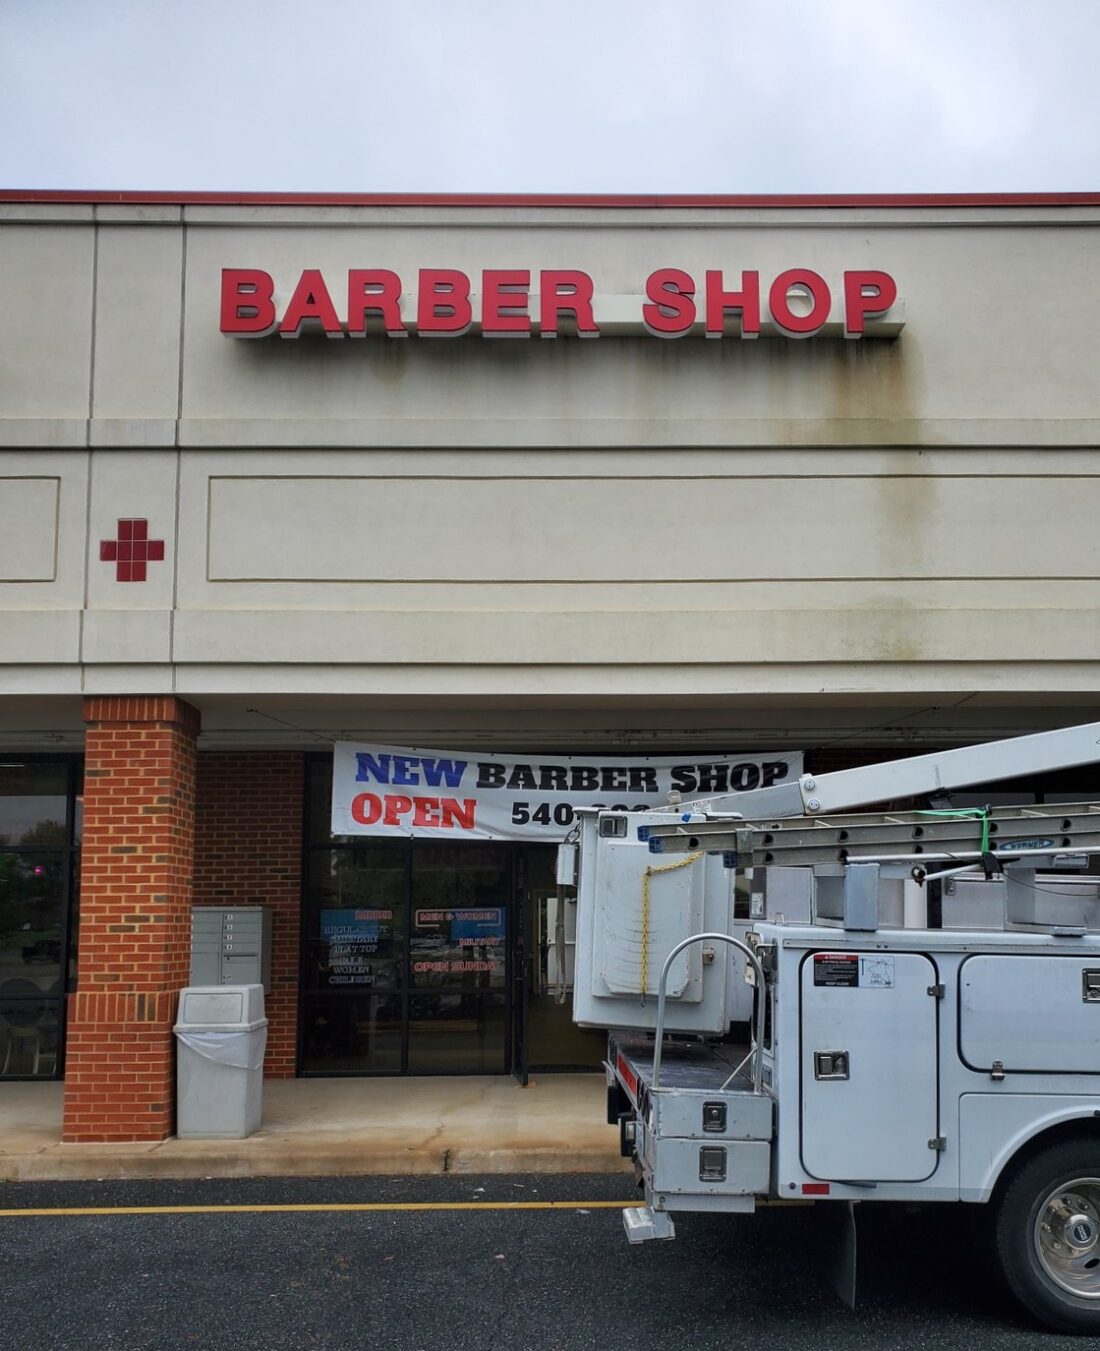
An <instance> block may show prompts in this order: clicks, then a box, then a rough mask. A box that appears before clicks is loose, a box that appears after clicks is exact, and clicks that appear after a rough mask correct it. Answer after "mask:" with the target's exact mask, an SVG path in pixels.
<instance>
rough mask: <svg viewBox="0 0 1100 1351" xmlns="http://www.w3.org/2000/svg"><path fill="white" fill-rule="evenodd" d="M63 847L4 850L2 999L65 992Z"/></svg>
mask: <svg viewBox="0 0 1100 1351" xmlns="http://www.w3.org/2000/svg"><path fill="white" fill-rule="evenodd" d="M68 866H69V860H68V855H67V854H63V853H56V854H54V853H41V854H39V853H31V854H10V853H0V999H4V998H16V997H19V998H25V997H33V996H34V995H37V994H46V993H59V992H60V985H59V981H60V978H61V911H62V904H63V898H64V888H63V885H62V883H63V875H64V870H65V869H66V868H68Z"/></svg>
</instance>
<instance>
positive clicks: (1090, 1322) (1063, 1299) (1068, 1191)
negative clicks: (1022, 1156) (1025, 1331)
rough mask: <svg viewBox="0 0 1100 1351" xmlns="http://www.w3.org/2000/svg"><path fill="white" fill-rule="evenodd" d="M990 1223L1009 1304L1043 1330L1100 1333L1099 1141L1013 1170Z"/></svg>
mask: <svg viewBox="0 0 1100 1351" xmlns="http://www.w3.org/2000/svg"><path fill="white" fill-rule="evenodd" d="M993 1223H994V1244H995V1249H996V1254H997V1260H998V1263H999V1265H1000V1268H1001V1273H1002V1275H1003V1276H1004V1279H1005V1282H1006V1284H1007V1285H1008V1288H1009V1290H1010V1292H1011V1293H1012V1294H1013V1295H1014V1296H1015V1297H1016V1299H1018V1300H1019V1301H1020V1303H1021V1304H1022V1305H1023V1306H1024V1307H1025V1308H1026V1309H1028V1310H1029V1311H1030V1312H1031V1313H1032V1314H1034V1315H1035V1317H1036V1318H1038V1319H1039V1320H1040V1321H1041V1322H1043V1323H1046V1324H1047V1325H1048V1326H1049V1327H1052V1328H1057V1329H1059V1330H1060V1331H1062V1332H1091V1333H1094V1334H1096V1333H1100V1138H1097V1139H1095V1140H1092V1139H1076V1140H1064V1141H1062V1142H1061V1143H1059V1144H1053V1145H1050V1146H1048V1147H1047V1148H1046V1149H1044V1150H1043V1151H1042V1152H1041V1153H1039V1154H1036V1155H1035V1156H1034V1157H1033V1158H1031V1159H1028V1160H1027V1162H1025V1163H1023V1164H1021V1165H1020V1167H1019V1168H1018V1169H1017V1171H1016V1172H1015V1173H1014V1174H1013V1176H1012V1177H1011V1178H1010V1179H1009V1181H1008V1183H1007V1185H1006V1186H1005V1188H1004V1190H1003V1191H1002V1193H1001V1195H1000V1197H999V1199H998V1200H997V1202H996V1206H995V1210H994V1216H993Z"/></svg>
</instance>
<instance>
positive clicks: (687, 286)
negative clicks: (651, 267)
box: [642, 267, 695, 338]
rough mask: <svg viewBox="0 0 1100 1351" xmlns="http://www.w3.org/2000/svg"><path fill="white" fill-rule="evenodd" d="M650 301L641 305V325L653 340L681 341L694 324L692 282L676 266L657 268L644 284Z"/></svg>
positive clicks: (693, 284)
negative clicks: (643, 325) (679, 339)
mask: <svg viewBox="0 0 1100 1351" xmlns="http://www.w3.org/2000/svg"><path fill="white" fill-rule="evenodd" d="M645 293H646V296H647V297H648V298H649V299H650V300H651V301H652V302H653V304H651V305H643V306H642V322H643V323H644V324H645V326H646V328H647V329H648V331H649V332H650V333H652V334H653V336H654V337H655V338H682V337H683V336H684V334H685V333H687V332H688V331H689V330H690V328H691V326H692V324H693V323H695V301H694V300H693V299H692V297H693V296H694V295H695V282H694V281H693V280H692V278H691V276H690V275H689V274H688V273H687V272H681V271H680V269H679V268H676V267H662V268H658V270H657V271H656V272H651V273H650V275H649V277H648V279H647V280H646V284H645Z"/></svg>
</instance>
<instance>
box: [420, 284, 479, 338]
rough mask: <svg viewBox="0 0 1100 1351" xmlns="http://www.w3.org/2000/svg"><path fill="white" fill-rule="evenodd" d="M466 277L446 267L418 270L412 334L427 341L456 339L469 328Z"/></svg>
mask: <svg viewBox="0 0 1100 1351" xmlns="http://www.w3.org/2000/svg"><path fill="white" fill-rule="evenodd" d="M473 319H474V313H473V309H472V308H471V306H470V278H469V277H467V275H466V273H465V272H454V271H452V270H451V269H450V268H445V267H439V268H432V267H422V268H421V269H420V294H419V295H418V296H417V302H416V331H417V332H418V333H419V334H421V335H422V336H427V337H431V338H437V337H438V338H457V337H460V336H461V335H462V334H463V333H465V332H466V331H467V329H469V327H470V325H471V324H472V323H473Z"/></svg>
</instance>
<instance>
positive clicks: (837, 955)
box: [814, 952, 894, 990]
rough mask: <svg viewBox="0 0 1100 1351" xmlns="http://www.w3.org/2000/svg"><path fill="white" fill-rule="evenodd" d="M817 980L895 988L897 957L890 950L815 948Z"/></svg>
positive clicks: (853, 986) (867, 987)
mask: <svg viewBox="0 0 1100 1351" xmlns="http://www.w3.org/2000/svg"><path fill="white" fill-rule="evenodd" d="M814 984H815V985H832V986H836V987H838V988H847V989H862V990H892V989H893V988H894V959H893V957H892V956H891V955H889V954H887V953H875V954H874V955H873V956H870V957H868V956H866V955H865V954H861V953H858V952H815V953H814Z"/></svg>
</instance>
